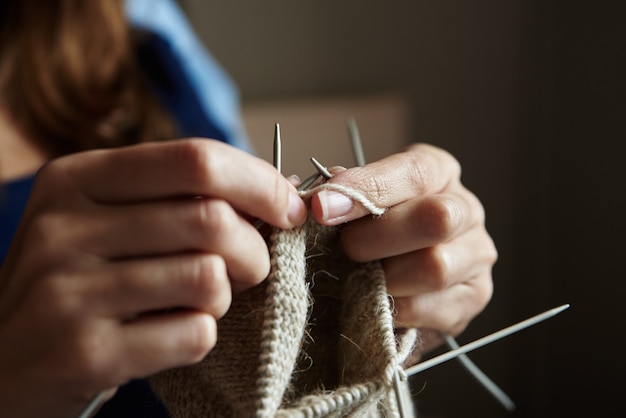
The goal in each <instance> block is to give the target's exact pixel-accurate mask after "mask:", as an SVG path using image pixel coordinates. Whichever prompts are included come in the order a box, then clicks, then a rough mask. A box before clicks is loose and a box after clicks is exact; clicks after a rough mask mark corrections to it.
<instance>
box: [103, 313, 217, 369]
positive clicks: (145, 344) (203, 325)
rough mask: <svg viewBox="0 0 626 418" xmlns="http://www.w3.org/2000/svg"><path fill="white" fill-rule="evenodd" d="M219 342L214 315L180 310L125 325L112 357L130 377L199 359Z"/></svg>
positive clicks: (118, 367) (117, 367)
mask: <svg viewBox="0 0 626 418" xmlns="http://www.w3.org/2000/svg"><path fill="white" fill-rule="evenodd" d="M216 342H217V324H216V322H215V319H214V318H213V317H212V316H211V315H208V314H205V313H201V312H195V311H177V312H173V313H169V314H163V315H154V316H148V317H145V318H143V319H142V320H141V321H138V322H132V323H129V324H126V325H124V326H123V327H122V328H121V337H120V338H119V340H118V341H117V344H116V346H115V347H112V349H111V351H112V354H113V356H112V357H111V358H116V359H119V364H116V365H115V367H116V369H117V370H121V371H123V373H125V374H126V376H123V379H124V380H130V379H133V378H138V377H146V376H149V375H152V374H154V373H157V372H159V371H162V370H166V369H170V368H173V367H180V366H186V365H190V364H193V363H197V362H198V361H200V360H202V358H204V356H206V354H207V353H208V352H209V351H210V350H211V349H213V347H215V343H216Z"/></svg>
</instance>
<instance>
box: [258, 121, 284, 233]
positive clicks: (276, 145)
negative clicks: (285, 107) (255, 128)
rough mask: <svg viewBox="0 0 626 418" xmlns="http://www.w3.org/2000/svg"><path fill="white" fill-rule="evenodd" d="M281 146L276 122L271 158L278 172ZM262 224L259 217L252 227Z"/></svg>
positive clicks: (280, 162)
mask: <svg viewBox="0 0 626 418" xmlns="http://www.w3.org/2000/svg"><path fill="white" fill-rule="evenodd" d="M282 148H283V146H282V143H281V139H280V124H278V123H276V124H275V125H274V155H273V160H272V165H273V166H274V168H275V169H276V170H277V171H278V172H279V173H280V172H281V170H282V167H281V166H282V158H283V157H282V152H283V149H282ZM263 225H265V221H263V220H261V219H257V220H256V222H255V223H254V227H255V228H256V229H259V228H261V227H262V226H263Z"/></svg>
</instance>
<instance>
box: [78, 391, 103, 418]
mask: <svg viewBox="0 0 626 418" xmlns="http://www.w3.org/2000/svg"><path fill="white" fill-rule="evenodd" d="M105 397H106V391H105V390H103V391H102V392H100V393H98V394H97V395H96V396H94V397H93V399H92V400H91V402H89V404H88V405H87V407H85V409H83V412H81V413H80V415H78V417H77V418H90V417H92V416H93V414H94V413H95V412H96V411H97V410H98V408H99V407H100V406H101V405H102V404H103V403H104V399H105Z"/></svg>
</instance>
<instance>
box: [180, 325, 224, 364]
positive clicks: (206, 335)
mask: <svg viewBox="0 0 626 418" xmlns="http://www.w3.org/2000/svg"><path fill="white" fill-rule="evenodd" d="M186 331H187V332H186V333H185V337H184V339H183V341H181V343H182V345H183V346H184V347H182V348H184V350H185V352H187V356H188V359H189V362H190V363H196V362H198V361H200V360H202V359H203V358H204V356H206V355H207V353H208V352H209V351H211V350H212V349H213V347H215V344H216V342H217V332H216V326H215V320H214V319H213V318H212V317H209V316H207V315H202V316H198V317H196V318H194V321H192V323H191V324H190V326H189V327H188V329H187V330H186Z"/></svg>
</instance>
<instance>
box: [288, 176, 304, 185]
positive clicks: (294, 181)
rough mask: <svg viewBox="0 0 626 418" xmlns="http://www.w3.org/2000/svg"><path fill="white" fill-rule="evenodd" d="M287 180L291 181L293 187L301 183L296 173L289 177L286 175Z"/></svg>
mask: <svg viewBox="0 0 626 418" xmlns="http://www.w3.org/2000/svg"><path fill="white" fill-rule="evenodd" d="M287 181H289V183H291V184H292V185H294V186H295V187H298V186H299V185H300V183H302V180H300V177H298V175H297V174H292V175H290V176H289V177H287Z"/></svg>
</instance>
